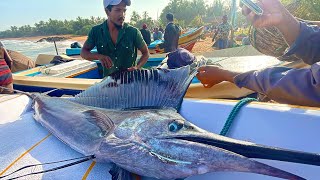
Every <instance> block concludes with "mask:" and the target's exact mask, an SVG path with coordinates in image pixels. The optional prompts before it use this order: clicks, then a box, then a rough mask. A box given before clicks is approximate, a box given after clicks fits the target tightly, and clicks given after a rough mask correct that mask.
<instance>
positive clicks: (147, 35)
mask: <svg viewBox="0 0 320 180" xmlns="http://www.w3.org/2000/svg"><path fill="white" fill-rule="evenodd" d="M140 32H141V34H142V37H143V40H144V42H146V43H147V45H148V46H149V45H150V43H151V33H150V31H149V30H148V26H147V24H146V23H143V25H142V29H140Z"/></svg>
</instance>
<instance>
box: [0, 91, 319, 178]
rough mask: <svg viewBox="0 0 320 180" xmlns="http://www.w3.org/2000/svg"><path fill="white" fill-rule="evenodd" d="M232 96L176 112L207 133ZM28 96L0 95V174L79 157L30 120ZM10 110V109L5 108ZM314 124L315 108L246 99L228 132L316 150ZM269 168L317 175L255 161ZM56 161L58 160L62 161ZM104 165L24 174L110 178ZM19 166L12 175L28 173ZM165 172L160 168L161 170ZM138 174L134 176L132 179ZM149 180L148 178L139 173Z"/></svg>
mask: <svg viewBox="0 0 320 180" xmlns="http://www.w3.org/2000/svg"><path fill="white" fill-rule="evenodd" d="M235 104H236V101H228V100H195V99H184V102H183V103H182V108H181V112H180V113H181V114H182V116H184V117H185V118H186V119H187V120H188V121H191V122H192V123H194V124H196V125H197V126H199V127H201V128H203V129H206V130H208V131H211V132H215V133H219V132H220V131H221V129H222V127H223V125H224V123H225V121H226V119H227V117H228V115H229V113H230V111H231V110H232V108H233V107H234V105H235ZM29 105H30V100H29V98H28V97H27V96H25V95H8V96H4V97H1V98H0V114H1V118H0V144H1V150H0V162H1V163H0V176H3V175H6V174H8V173H10V172H13V171H15V170H17V169H19V168H21V167H24V166H27V165H31V164H40V163H49V162H55V161H59V160H66V159H71V158H77V157H82V156H83V155H81V154H79V153H78V152H76V151H74V150H73V149H71V148H70V147H69V146H67V145H66V144H64V143H63V142H61V141H59V140H58V139H57V138H56V137H54V136H53V135H51V133H50V132H48V131H47V130H46V129H45V128H43V127H42V126H41V125H40V124H39V123H37V122H35V121H34V119H33V111H30V110H29V109H28V107H29ZM8 112H10V113H8ZM319 126H320V109H319V108H309V107H297V106H289V105H285V104H267V103H257V102H255V103H251V104H249V105H247V106H245V107H244V108H243V109H242V110H241V113H240V114H238V116H237V118H236V120H235V122H234V124H233V125H232V127H231V129H230V131H229V134H228V136H229V137H232V138H235V139H240V140H245V141H250V142H254V143H258V144H264V145H270V146H276V147H282V148H288V149H292V150H299V151H304V152H312V153H319V152H320V145H319V143H317V142H318V141H317V137H319ZM255 160H257V161H260V162H263V163H266V164H268V165H271V166H273V167H277V168H280V169H282V170H285V171H288V172H291V173H294V174H296V175H299V176H302V177H304V178H306V179H310V180H313V179H314V180H316V179H318V178H319V170H320V168H319V167H318V166H312V165H304V164H296V163H288V162H281V161H271V160H260V159H255ZM63 164H65V163H62V164H61V163H60V164H58V165H63ZM52 167H55V166H52V165H50V164H48V165H44V166H38V167H36V168H34V169H32V172H37V171H41V170H45V169H49V168H52ZM108 170H109V167H108V165H107V164H103V163H96V162H94V161H89V162H85V163H81V164H78V165H75V166H71V167H68V168H63V169H60V170H57V171H53V172H48V173H45V174H38V175H34V176H29V177H25V178H28V179H29V178H30V179H44V180H45V179H84V180H85V179H88V180H89V179H95V180H99V179H111V177H110V175H109V173H108ZM30 172H31V170H26V171H19V172H18V173H15V174H14V175H13V176H9V177H8V178H13V177H16V176H19V175H24V174H26V173H30ZM164 173H165V172H164ZM137 179H138V178H137ZM141 179H143V180H151V178H141ZM199 179H201V180H212V179H224V180H234V179H238V180H242V179H243V180H256V179H259V180H271V179H277V178H272V177H267V176H263V175H256V174H250V173H236V172H232V173H231V172H213V173H208V174H203V175H197V176H194V177H189V178H187V179H186V180H199Z"/></svg>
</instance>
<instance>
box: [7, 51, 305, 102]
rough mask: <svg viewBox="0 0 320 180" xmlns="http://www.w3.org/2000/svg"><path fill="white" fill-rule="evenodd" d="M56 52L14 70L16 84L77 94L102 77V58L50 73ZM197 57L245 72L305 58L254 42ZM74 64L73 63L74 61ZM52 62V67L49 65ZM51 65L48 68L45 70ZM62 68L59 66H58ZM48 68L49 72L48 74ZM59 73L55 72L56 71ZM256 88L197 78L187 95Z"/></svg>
mask: <svg viewBox="0 0 320 180" xmlns="http://www.w3.org/2000/svg"><path fill="white" fill-rule="evenodd" d="M54 57H55V56H53V55H39V56H38V58H37V60H36V64H37V65H38V67H36V68H32V69H29V70H25V71H20V72H17V73H14V75H13V79H14V88H15V89H17V90H22V91H27V92H47V91H50V90H53V89H59V90H57V91H54V92H52V94H50V95H52V96H62V95H75V94H78V93H80V92H81V91H83V90H85V89H87V88H88V87H90V86H92V85H93V84H95V83H97V82H100V81H101V79H102V70H101V64H100V62H99V61H94V63H90V62H86V61H78V62H79V64H73V66H71V65H68V63H67V64H62V65H59V66H58V67H55V68H56V71H51V73H48V72H49V71H50V69H52V67H51V66H53V65H50V64H49V65H48V63H49V62H50V61H52V59H54ZM197 57H198V58H201V57H203V58H207V59H208V60H209V61H210V62H209V63H211V64H215V63H216V64H217V63H218V64H219V65H221V66H223V67H224V68H226V69H232V70H236V71H239V72H246V71H250V70H255V69H262V68H266V67H271V66H286V67H293V68H300V67H304V66H305V64H303V63H302V62H283V61H279V60H277V59H276V58H274V57H269V56H264V55H261V53H259V52H257V51H256V50H254V48H253V47H252V46H243V47H238V48H231V49H225V50H220V51H214V52H211V53H209V52H208V53H204V54H203V56H199V55H197ZM62 58H63V59H66V60H68V59H69V60H72V58H70V57H66V56H62ZM164 58H165V57H164V54H154V55H152V56H151V58H150V59H149V60H148V63H149V64H147V66H148V67H150V66H157V65H158V64H159V63H160V62H161V61H162V60H163V59H164ZM71 64H72V63H71ZM49 66H50V67H49ZM46 68H48V69H47V70H44V69H46ZM57 69H59V70H57ZM46 72H47V74H46ZM54 73H56V74H54ZM253 93H254V92H253V91H251V90H248V89H246V88H241V89H240V88H238V87H237V86H235V85H234V84H232V83H229V82H222V83H220V84H218V85H215V86H214V87H212V88H210V89H206V88H204V87H203V86H202V84H200V83H199V81H198V80H197V79H196V78H195V79H194V81H193V83H192V84H191V85H190V87H189V89H188V91H187V93H186V97H188V98H204V99H206V98H227V99H238V98H242V97H245V96H249V95H251V94H253Z"/></svg>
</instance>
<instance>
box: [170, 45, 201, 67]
mask: <svg viewBox="0 0 320 180" xmlns="http://www.w3.org/2000/svg"><path fill="white" fill-rule="evenodd" d="M195 60H196V57H195V56H194V55H193V54H192V53H191V52H189V51H188V50H186V49H183V48H178V49H177V50H176V51H173V52H171V53H169V54H168V60H167V65H168V68H169V69H175V68H179V67H182V66H186V65H190V64H192V63H193V62H194V61H195Z"/></svg>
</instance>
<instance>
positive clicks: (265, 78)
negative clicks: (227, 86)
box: [0, 0, 320, 106]
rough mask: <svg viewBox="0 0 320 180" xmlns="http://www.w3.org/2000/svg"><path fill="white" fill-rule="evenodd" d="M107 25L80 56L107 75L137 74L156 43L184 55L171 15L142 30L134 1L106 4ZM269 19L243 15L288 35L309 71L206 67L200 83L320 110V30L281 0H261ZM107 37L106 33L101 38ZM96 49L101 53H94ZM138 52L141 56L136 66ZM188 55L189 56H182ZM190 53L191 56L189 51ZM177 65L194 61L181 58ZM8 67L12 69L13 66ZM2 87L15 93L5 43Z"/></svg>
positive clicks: (218, 38) (224, 29)
mask: <svg viewBox="0 0 320 180" xmlns="http://www.w3.org/2000/svg"><path fill="white" fill-rule="evenodd" d="M103 2H104V8H105V13H106V15H107V17H108V18H107V20H106V21H105V22H103V24H101V25H97V26H94V27H93V28H92V29H91V31H90V32H89V34H88V38H87V40H86V42H85V44H84V46H83V48H82V51H81V56H82V58H84V59H87V60H99V61H100V62H101V64H102V66H103V75H104V76H109V75H111V74H113V73H115V72H118V71H124V70H126V71H133V70H136V69H140V68H142V66H143V65H144V64H145V63H146V62H147V60H148V58H149V50H148V45H149V44H150V43H151V40H152V39H153V40H162V39H163V40H164V44H163V48H164V50H165V53H172V52H175V51H178V53H179V51H180V49H178V39H179V36H180V34H181V28H180V27H179V26H178V25H177V24H175V23H174V15H173V14H171V13H168V14H167V15H166V18H167V20H168V23H167V26H166V28H165V30H163V29H161V27H156V28H154V30H153V32H152V36H151V32H150V30H149V29H148V25H147V24H143V26H142V28H141V29H140V30H139V29H137V28H135V27H132V26H130V25H129V24H127V23H125V22H124V19H125V15H126V10H127V7H128V6H130V5H131V1H130V0H119V1H114V0H104V1H103ZM257 4H258V5H259V6H261V8H262V9H263V10H264V14H262V15H257V14H255V13H254V12H252V11H251V10H250V9H249V8H247V7H246V6H242V12H243V14H244V15H245V16H246V17H247V19H248V21H250V22H251V23H252V25H253V26H255V27H271V26H273V27H277V28H278V29H279V30H280V31H281V33H282V34H283V36H284V38H285V40H286V42H287V44H288V45H289V49H288V50H287V51H286V53H285V54H284V56H288V55H292V54H294V55H296V56H298V57H299V58H301V59H302V60H303V61H304V62H305V63H306V64H310V65H311V67H310V68H306V69H290V68H284V67H272V68H267V69H263V70H260V71H250V72H246V73H239V72H233V71H230V70H226V69H223V68H221V67H218V66H204V67H201V68H200V69H199V73H198V75H197V77H198V79H199V80H200V81H201V83H202V84H203V85H204V87H205V88H210V87H212V86H214V85H216V84H218V83H220V82H222V81H229V82H232V83H235V84H236V85H237V86H238V87H240V88H242V87H245V88H248V89H251V90H253V91H255V92H258V93H261V94H264V95H266V96H268V97H269V98H270V99H272V100H275V101H276V102H280V103H288V104H297V105H306V106H320V73H319V72H320V64H319V63H318V61H319V60H320V29H319V26H316V25H315V26H311V25H309V24H306V23H304V22H301V21H298V20H297V19H296V18H295V17H293V15H292V14H290V12H289V11H288V10H286V9H285V7H284V6H283V5H282V4H281V2H280V1H279V0H259V1H258V3H257ZM230 30H231V26H230V24H229V23H228V17H227V16H223V18H222V23H221V24H219V25H218V26H217V28H216V30H215V32H214V36H213V37H212V41H213V42H214V46H215V47H216V48H218V49H224V48H226V47H228V37H229V33H230ZM101 32H103V33H101ZM94 47H97V51H98V53H91V52H90V51H91V50H92V49H93V48H94ZM137 50H139V51H140V52H141V54H142V55H141V57H140V59H139V60H138V61H137V63H136V60H137ZM183 53H185V52H183ZM189 53H190V52H189ZM176 61H189V60H188V59H183V58H182V59H181V58H180V59H179V58H177V59H176ZM8 63H9V64H8ZM0 69H1V73H0V83H1V84H0V85H1V86H3V87H7V88H8V89H9V91H7V92H6V93H12V75H11V72H10V57H8V55H7V54H6V51H5V48H4V47H3V46H2V44H1V51H0Z"/></svg>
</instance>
